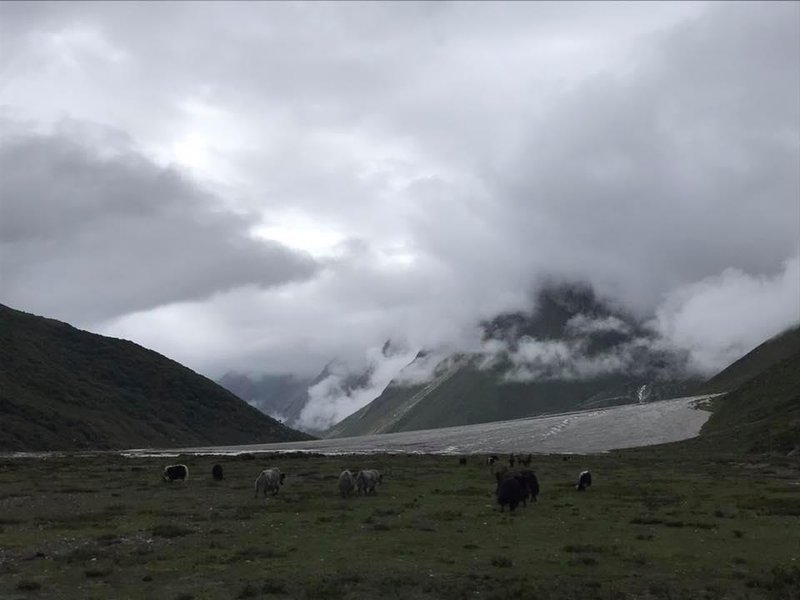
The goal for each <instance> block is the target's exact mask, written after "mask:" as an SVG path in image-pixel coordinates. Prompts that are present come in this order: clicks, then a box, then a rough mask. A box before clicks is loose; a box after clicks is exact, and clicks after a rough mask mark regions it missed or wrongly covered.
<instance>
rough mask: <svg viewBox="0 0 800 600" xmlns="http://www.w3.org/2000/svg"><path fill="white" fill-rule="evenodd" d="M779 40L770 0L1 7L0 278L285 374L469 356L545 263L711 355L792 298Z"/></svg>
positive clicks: (785, 95) (189, 350) (193, 355)
mask: <svg viewBox="0 0 800 600" xmlns="http://www.w3.org/2000/svg"><path fill="white" fill-rule="evenodd" d="M799 40H800V6H798V4H796V3H763V2H760V3H730V4H727V3H726V4H723V3H612V4H601V5H595V4H585V3H580V4H578V3H490V4H489V3H487V4H478V3H422V4H414V3H412V4H405V3H396V4H361V3H353V4H348V3H332V4H322V3H282V4H279V3H254V4H248V5H238V4H223V3H199V4H192V5H186V4H182V3H171V4H162V5H159V6H158V7H157V9H156V8H155V7H153V6H152V5H147V4H115V3H104V4H101V3H88V4H83V3H63V4H59V3H54V4H44V3H3V4H2V5H0V44H2V46H0V75H1V76H2V81H3V84H2V85H3V87H2V88H1V89H0V94H2V99H0V103H2V109H1V110H2V113H0V115H5V119H6V121H5V122H6V125H5V127H4V130H3V131H2V132H0V134H2V136H3V137H2V140H0V143H1V144H2V146H1V147H0V157H2V161H3V163H2V165H1V166H0V168H2V170H3V173H4V177H3V188H2V190H0V192H2V196H1V197H0V202H2V204H0V210H2V215H0V217H2V218H1V219H0V223H1V224H0V227H2V236H3V238H2V243H3V247H2V250H3V251H2V256H0V261H2V262H0V266H2V278H3V282H2V283H3V285H2V291H1V292H0V301H3V302H7V303H9V304H11V305H12V306H15V307H18V308H22V309H26V310H34V311H36V312H41V313H43V314H47V315H50V316H60V317H62V318H66V319H71V320H73V321H77V322H78V323H79V324H81V325H82V326H85V327H89V328H91V329H93V330H96V331H100V332H103V333H108V334H111V335H118V336H124V337H129V338H132V339H135V340H136V341H138V342H140V343H142V344H145V345H147V346H150V347H153V348H156V349H158V350H159V351H161V352H163V353H165V354H167V355H169V356H171V357H174V358H176V359H177V360H180V361H182V362H185V363H187V364H189V365H190V366H192V367H194V368H197V369H199V370H201V371H203V372H204V373H207V374H209V375H212V376H219V375H220V374H221V373H222V372H224V371H225V370H228V369H236V370H250V371H268V372H282V371H293V372H300V373H304V374H311V375H315V374H316V373H318V372H319V370H320V369H321V367H322V366H323V365H324V364H326V363H327V362H328V361H329V360H330V359H332V358H334V357H341V358H343V359H344V360H346V361H348V362H350V363H357V364H360V365H364V364H367V363H369V362H370V351H369V350H365V349H369V348H375V347H379V346H380V345H381V344H382V343H383V341H384V340H386V339H388V338H391V339H397V340H402V342H403V343H404V344H406V346H407V347H408V348H414V349H421V348H427V349H432V350H435V351H436V352H437V354H436V356H440V355H441V356H445V355H446V354H447V353H448V352H449V351H451V350H466V351H480V350H481V348H480V336H479V332H478V330H477V327H476V325H477V323H478V321H479V320H480V319H484V318H489V317H492V316H493V315H495V314H497V313H498V312H500V311H503V310H513V309H524V308H528V307H529V306H530V302H531V298H532V297H533V296H534V292H535V290H536V289H537V288H538V287H539V286H540V285H541V284H542V282H544V281H547V280H548V279H549V278H551V277H554V276H555V277H559V278H562V279H567V280H570V279H574V280H582V281H587V282H589V283H591V284H592V285H593V286H594V287H595V288H596V289H597V290H598V291H599V292H600V293H601V294H602V295H603V296H604V297H610V298H612V299H616V300H617V301H619V302H621V303H623V304H624V305H625V306H626V307H628V308H629V309H630V310H632V311H634V312H635V313H636V314H637V315H638V316H639V317H641V318H642V319H654V321H653V322H654V323H655V324H656V326H657V328H658V330H659V331H660V332H661V333H662V334H663V336H664V343H669V344H676V345H678V346H680V347H682V348H685V349H686V350H688V351H690V356H691V357H692V359H693V361H694V363H695V366H696V367H697V368H700V369H702V370H704V371H710V370H713V369H715V368H718V367H722V366H724V365H725V364H726V362H727V361H729V360H730V359H731V358H735V357H736V354H737V353H739V354H741V353H742V352H744V351H746V350H747V349H748V348H749V347H752V346H754V345H756V344H757V343H759V342H760V341H762V340H763V339H764V338H765V337H767V336H769V335H772V334H773V333H776V332H777V331H778V330H779V329H781V328H783V327H787V326H789V325H790V324H792V323H794V322H797V321H798V320H800V315H798V312H797V311H798V309H797V306H798V302H799V301H800V294H798V291H797V286H796V284H795V283H792V282H796V280H797V271H798V258H797V257H798V244H799V243H800V201H799V200H798V197H799V196H800V182H799V181H798V179H799V177H800V174H799V173H798V167H797V165H798V161H799V160H800V139H799V138H800V111H798V106H800V41H799ZM65 117H67V118H68V120H67V121H65V120H64V118H65ZM70 119H71V120H70ZM59 123H61V125H58V124H59ZM63 123H72V124H73V125H71V126H69V127H66V129H65V126H64V125H63ZM76 123H81V124H80V125H76ZM86 123H94V124H96V125H93V126H89V125H87V124H86ZM90 131H91V132H92V133H90ZM98 132H104V133H98ZM9 171H10V172H12V173H13V176H12V177H8V178H7V177H5V174H6V172H9ZM306 251H308V252H310V253H313V258H312V257H311V256H309V255H308V254H306V253H305V252H306ZM767 307H774V310H773V309H772V308H770V309H767ZM573 325H574V327H576V328H578V329H579V328H580V327H590V326H591V327H601V326H602V327H613V326H615V325H619V324H615V323H611V322H607V323H601V324H598V323H588V322H587V323H579V322H576V323H574V324H573ZM567 350H570V349H563V348H562V349H560V350H559V348H541V347H534V346H531V347H529V348H527V349H526V351H530V352H534V351H535V352H534V354H536V353H538V354H537V356H544V355H548V356H554V357H558V356H571V355H570V354H569V352H567ZM565 352H566V354H565ZM365 353H366V354H365ZM520 358H523V357H520ZM428 362H429V363H431V364H428V365H427V366H426V367H425V368H422V367H421V366H420V365H417V367H415V368H418V369H419V371H420V372H419V373H416V374H415V375H414V376H413V377H412V376H410V377H411V379H413V380H420V377H421V375H420V374H421V373H423V372H426V373H427V372H429V371H430V370H432V369H433V366H435V365H434V364H433V363H434V362H435V361H432V360H430V361H428ZM523 362H524V361H523ZM520 364H523V363H520ZM525 364H527V363H525ZM621 364H623V365H626V364H627V363H625V362H624V361H623V363H621ZM584 366H585V365H584ZM611 366H613V365H611V364H610V363H609V364H608V365H606V367H608V368H611ZM617 366H619V365H617ZM387 368H388V367H387ZM392 368H395V367H394V366H392ZM576 368H577V367H576ZM586 368H588V367H586ZM615 368H616V367H615ZM387 372H388V371H387ZM410 372H411V371H409V373H410ZM336 389H337V388H336V385H333V384H331V386H330V387H329V388H326V390H323V389H321V388H320V389H319V390H318V393H319V396H320V398H322V397H325V398H330V397H332V396H335V397H336V399H335V400H334V401H333V405H334V406H336V407H344V406H347V407H348V410H349V409H350V408H352V407H355V408H358V406H357V404H359V403H360V402H362V401H363V400H364V398H362V397H360V396H359V397H358V398H357V399H354V398H352V397H349V398H348V397H347V393H341V394H338V395H337V394H336V393H335V390H336ZM331 390H333V391H331ZM329 392H330V393H329ZM332 410H334V409H332ZM335 412H337V414H338V412H340V409H339V408H336V409H335Z"/></svg>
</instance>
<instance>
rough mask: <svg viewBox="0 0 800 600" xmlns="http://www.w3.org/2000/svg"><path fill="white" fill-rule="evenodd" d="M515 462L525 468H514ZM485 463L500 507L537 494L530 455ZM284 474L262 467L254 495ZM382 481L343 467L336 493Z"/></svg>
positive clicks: (584, 485) (366, 490) (584, 481)
mask: <svg viewBox="0 0 800 600" xmlns="http://www.w3.org/2000/svg"><path fill="white" fill-rule="evenodd" d="M458 462H459V464H460V465H466V464H467V459H466V457H461V458H459V461H458ZM516 463H519V464H520V466H522V467H525V468H520V469H517V470H514V466H515V464H516ZM486 464H487V466H488V467H489V470H490V472H491V473H492V474H493V475H494V478H495V479H496V481H497V488H496V490H495V495H496V496H497V503H498V504H499V505H500V511H501V512H503V511H505V507H506V506H508V508H509V510H510V511H511V512H512V513H513V512H514V510H516V508H517V506H519V505H520V504H522V505H523V506H527V503H528V501H529V500H530V501H531V502H536V499H537V497H538V496H539V480H538V479H537V478H536V474H535V473H534V472H533V471H532V470H531V469H530V468H528V467H530V464H531V455H530V454H528V456H527V457H525V456H521V457H516V458H515V456H514V455H513V454H511V455H510V456H509V458H508V467H506V465H505V464H500V459H499V457H498V456H496V455H492V456H489V457H488V458H487V459H486ZM211 476H212V477H213V478H214V479H215V480H216V481H221V480H222V479H223V472H222V465H214V467H213V468H212V469H211ZM285 477H286V474H285V473H281V470H280V469H277V468H272V469H264V470H263V471H261V473H259V475H258V477H257V478H256V481H255V492H256V497H258V495H259V493H263V495H264V496H266V495H267V492H270V493H271V494H272V495H273V496H274V495H275V494H277V493H278V491H279V490H280V487H281V486H282V485H283V481H284V479H285ZM163 479H164V481H186V480H187V479H189V467H187V466H186V465H169V466H168V467H165V468H164V474H163ZM381 483H383V475H382V474H381V473H380V472H379V471H376V470H375V469H366V470H363V471H358V473H356V474H355V475H354V474H353V473H352V472H351V471H349V470H344V471H342V472H341V474H340V475H339V493H340V494H341V496H342V497H343V498H347V497H348V496H350V495H352V494H353V493H357V494H364V495H369V494H375V488H376V486H377V485H379V484H381ZM591 485H592V474H591V473H590V472H589V471H582V472H581V474H580V475H579V476H578V483H577V484H576V485H575V489H576V490H578V491H584V490H586V489H588V488H590V487H591Z"/></svg>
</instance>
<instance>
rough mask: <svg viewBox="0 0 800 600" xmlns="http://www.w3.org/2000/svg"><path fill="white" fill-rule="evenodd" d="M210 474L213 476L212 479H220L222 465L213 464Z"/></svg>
mask: <svg viewBox="0 0 800 600" xmlns="http://www.w3.org/2000/svg"><path fill="white" fill-rule="evenodd" d="M211 476H212V477H213V478H214V481H222V479H223V477H222V465H214V466H213V467H212V468H211Z"/></svg>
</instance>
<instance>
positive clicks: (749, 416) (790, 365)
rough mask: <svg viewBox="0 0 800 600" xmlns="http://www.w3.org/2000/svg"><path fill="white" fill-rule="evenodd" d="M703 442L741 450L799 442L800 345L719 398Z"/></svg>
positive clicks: (784, 447) (778, 449)
mask: <svg viewBox="0 0 800 600" xmlns="http://www.w3.org/2000/svg"><path fill="white" fill-rule="evenodd" d="M702 442H703V443H710V444H713V445H714V446H719V447H722V448H726V449H728V450H739V451H742V452H778V453H786V452H789V451H790V450H792V449H793V448H795V447H798V446H800V349H798V350H796V351H795V352H794V354H792V355H790V356H788V357H787V358H784V359H783V360H781V361H779V362H778V363H777V364H774V365H772V366H771V367H769V368H767V369H766V370H765V371H763V372H761V373H759V374H758V375H756V376H754V377H752V378H751V379H749V380H747V381H745V382H744V383H743V384H741V385H740V386H739V387H737V388H736V389H735V390H734V391H732V392H730V393H728V394H726V395H725V396H721V397H720V398H717V399H716V400H715V401H714V412H713V414H712V415H711V418H709V420H708V422H707V423H706V424H705V426H704V427H703V430H702Z"/></svg>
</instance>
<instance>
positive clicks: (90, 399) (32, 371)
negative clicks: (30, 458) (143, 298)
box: [0, 304, 309, 451]
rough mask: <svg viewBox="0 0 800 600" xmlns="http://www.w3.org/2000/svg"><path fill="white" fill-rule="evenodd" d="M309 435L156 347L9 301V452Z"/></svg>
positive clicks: (4, 325) (3, 332) (2, 354)
mask: <svg viewBox="0 0 800 600" xmlns="http://www.w3.org/2000/svg"><path fill="white" fill-rule="evenodd" d="M308 438H309V436H307V435H305V434H303V433H300V432H297V431H294V430H292V429H289V428H287V427H284V426H283V425H281V424H280V423H278V422H277V421H275V420H274V419H271V418H269V417H267V416H266V415H264V414H262V413H261V412H259V411H258V410H256V409H255V408H253V407H251V406H250V405H248V404H247V403H246V402H244V401H242V400H241V399H239V398H237V397H236V396H234V395H233V394H231V393H230V392H228V391H227V390H225V389H223V388H221V387H220V386H218V385H217V384H215V383H214V382H212V381H211V380H209V379H207V378H205V377H203V376H201V375H198V374H197V373H195V372H193V371H191V370H190V369H187V368H186V367H184V366H182V365H180V364H178V363H176V362H175V361H172V360H170V359H168V358H166V357H164V356H162V355H160V354H158V353H156V352H153V351H151V350H147V349H145V348H142V347H141V346H138V345H136V344H134V343H132V342H129V341H125V340H118V339H113V338H108V337H104V336H101V335H95V334H92V333H88V332H85V331H81V330H79V329H76V328H74V327H72V326H70V325H68V324H66V323H62V322H60V321H55V320H52V319H45V318H42V317H37V316H34V315H30V314H27V313H24V312H20V311H17V310H14V309H12V308H9V307H7V306H3V305H2V304H0V451H39V450H78V449H118V448H131V447H180V446H196V445H221V444H246V443H264V442H278V441H291V440H301V439H308Z"/></svg>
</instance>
